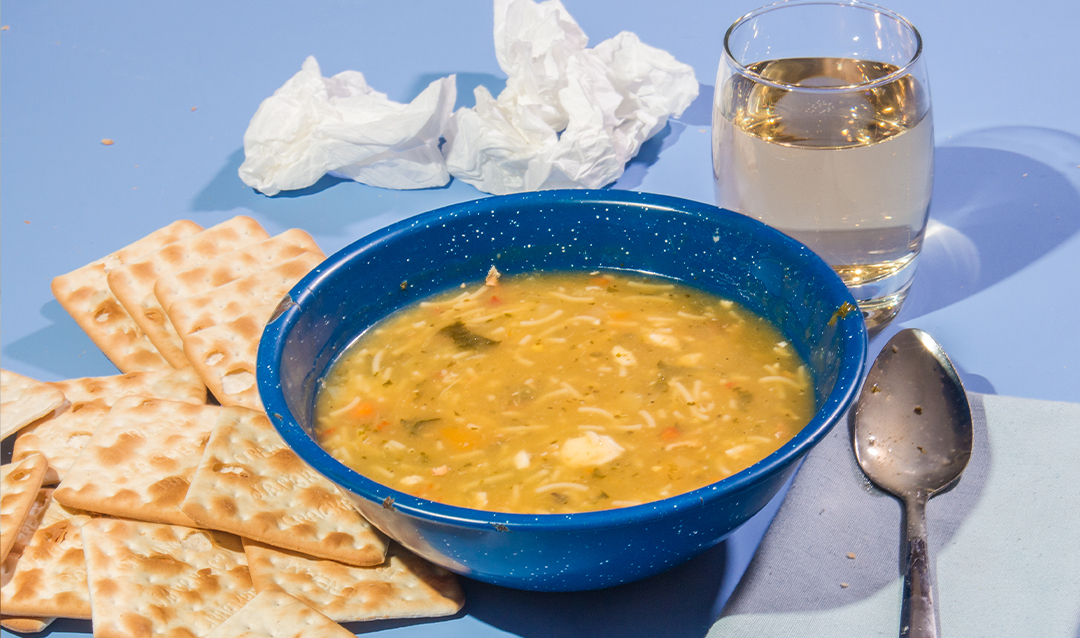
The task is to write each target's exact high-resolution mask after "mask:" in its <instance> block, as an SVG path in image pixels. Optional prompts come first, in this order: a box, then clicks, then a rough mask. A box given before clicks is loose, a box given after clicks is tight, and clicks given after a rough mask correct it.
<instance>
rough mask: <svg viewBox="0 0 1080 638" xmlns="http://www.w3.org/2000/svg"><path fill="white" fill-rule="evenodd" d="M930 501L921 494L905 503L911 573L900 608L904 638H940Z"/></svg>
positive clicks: (909, 571)
mask: <svg viewBox="0 0 1080 638" xmlns="http://www.w3.org/2000/svg"><path fill="white" fill-rule="evenodd" d="M926 500H927V496H926V495H925V494H921V493H920V494H916V495H913V496H910V497H909V498H907V499H906V500H905V505H906V515H905V519H906V521H907V570H906V572H905V573H904V600H903V604H902V606H901V608H900V638H937V635H938V631H937V610H936V609H935V608H934V579H933V575H932V574H931V573H930V551H929V549H928V548H927V546H926Z"/></svg>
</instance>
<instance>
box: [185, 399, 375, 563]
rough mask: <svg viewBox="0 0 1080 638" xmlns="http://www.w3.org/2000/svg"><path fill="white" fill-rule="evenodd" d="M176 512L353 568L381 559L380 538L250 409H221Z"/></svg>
mask: <svg viewBox="0 0 1080 638" xmlns="http://www.w3.org/2000/svg"><path fill="white" fill-rule="evenodd" d="M181 508H182V509H183V511H184V513H185V514H187V515H188V516H190V517H191V518H192V519H194V520H195V521H196V522H197V523H199V524H200V525H201V526H203V527H207V528H210V529H218V530H222V531H226V532H231V533H233V534H236V535H238V536H243V537H244V538H252V539H255V540H259V541H262V542H264V543H268V544H270V545H273V546H275V547H285V548H289V549H293V550H296V551H300V552H304V553H306V554H311V555H314V556H320V557H323V558H331V559H334V560H337V561H340V562H343V563H349V564H352V565H378V564H381V563H382V562H383V560H384V559H385V558H386V548H387V540H386V537H385V536H383V535H382V534H381V533H380V532H379V531H377V530H376V529H375V528H374V527H373V526H372V525H371V523H369V522H368V521H367V520H366V519H364V517H363V516H361V515H360V513H359V512H357V511H356V509H355V508H354V507H353V506H352V505H351V504H350V503H349V501H348V500H347V499H346V498H345V496H344V495H343V494H342V493H341V492H340V491H339V490H338V489H337V487H335V486H334V484H333V483H331V482H330V481H329V480H328V479H326V478H325V477H323V476H322V475H320V474H319V473H318V472H316V471H315V470H313V469H311V467H309V466H308V465H307V464H306V463H304V461H302V460H301V459H300V457H298V456H297V455H296V453H295V452H293V451H292V450H291V449H289V447H288V446H287V445H286V444H285V441H283V440H282V438H281V437H280V436H279V435H278V433H277V431H276V430H274V426H273V425H271V424H270V420H269V419H267V418H266V415H265V414H264V413H262V412H256V411H254V410H248V409H245V408H224V409H222V411H221V416H220V418H219V420H218V422H217V425H216V426H215V427H214V431H213V433H212V434H211V436H210V441H209V442H208V443H207V444H206V450H205V451H204V452H203V456H202V460H201V461H200V462H199V468H198V469H197V470H196V471H195V476H194V478H193V479H192V480H191V486H190V487H189V488H188V492H187V497H186V498H185V499H184V503H183V505H182V506H181Z"/></svg>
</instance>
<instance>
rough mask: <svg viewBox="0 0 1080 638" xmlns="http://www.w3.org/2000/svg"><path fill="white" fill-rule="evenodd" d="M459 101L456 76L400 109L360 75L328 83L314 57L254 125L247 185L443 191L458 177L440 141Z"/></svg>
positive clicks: (248, 138) (271, 189) (247, 141)
mask: <svg viewBox="0 0 1080 638" xmlns="http://www.w3.org/2000/svg"><path fill="white" fill-rule="evenodd" d="M456 99H457V85H456V84H455V77H454V76H453V75H451V76H449V77H445V78H442V79H439V80H436V81H434V82H432V83H431V84H430V85H429V86H428V87H427V88H426V89H424V91H423V92H421V93H420V95H418V96H417V97H416V99H414V100H413V101H412V102H410V103H409V104H399V103H397V102H393V101H391V100H389V99H387V97H386V95H385V94H384V93H380V92H378V91H375V90H374V89H372V88H371V87H369V86H368V85H367V82H366V81H365V80H364V76H363V74H361V73H359V72H357V71H345V72H342V73H339V74H337V75H335V76H334V77H331V78H324V77H322V73H321V72H320V70H319V64H318V62H316V61H315V58H314V57H309V58H307V59H306V60H304V64H303V67H302V68H301V70H300V72H299V73H297V74H296V75H294V76H293V77H292V78H291V79H290V80H289V81H288V82H286V83H285V84H284V85H283V86H282V87H281V88H280V89H278V90H277V91H275V92H274V94H273V95H272V96H271V97H269V98H267V99H266V100H264V101H263V103H262V104H261V105H260V106H259V109H258V111H256V112H255V116H254V117H253V118H252V119H251V123H250V124H249V125H248V129H247V132H246V133H244V155H245V159H244V163H243V164H242V165H241V166H240V179H242V180H243V181H244V183H245V184H247V185H248V186H251V187H252V188H255V189H257V190H259V191H261V192H262V193H264V194H266V195H276V194H277V193H278V192H280V191H283V190H292V189H297V188H305V187H307V186H311V185H312V184H314V183H315V182H317V181H318V180H319V178H321V177H322V176H323V175H325V174H327V173H330V174H333V175H337V176H340V177H347V178H350V179H354V180H356V181H358V182H363V183H364V184H370V185H371V186H380V187H382V188H395V189H413V188H430V187H435V186H442V185H444V184H446V183H447V182H448V181H450V175H449V173H448V172H447V168H446V163H445V161H444V160H443V157H442V154H441V153H440V152H439V138H440V137H441V136H442V134H443V131H444V129H445V128H446V125H447V121H448V119H449V118H450V115H451V112H452V110H453V108H454V101H455V100H456Z"/></svg>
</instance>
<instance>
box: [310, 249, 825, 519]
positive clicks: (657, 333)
mask: <svg viewBox="0 0 1080 638" xmlns="http://www.w3.org/2000/svg"><path fill="white" fill-rule="evenodd" d="M492 271H493V272H492V273H491V274H489V276H488V279H487V281H486V282H485V284H484V285H477V286H472V287H467V288H466V287H465V286H463V288H464V289H463V290H459V291H454V292H452V293H448V294H445V295H441V296H438V297H436V298H433V299H430V300H427V301H424V302H421V303H419V304H415V305H413V306H410V307H408V308H406V309H404V310H402V311H400V312H398V313H396V314H394V315H393V316H391V317H389V318H388V319H386V320H384V321H383V322H382V323H380V324H378V325H377V326H375V327H374V328H372V329H371V330H369V331H368V332H367V333H365V334H364V335H363V336H362V337H361V338H360V339H359V340H358V341H357V342H356V343H355V344H354V345H353V346H352V347H351V348H350V349H349V351H348V352H346V353H345V354H344V355H343V356H342V357H341V358H340V360H339V361H338V362H337V363H336V364H335V365H334V367H333V368H332V370H331V371H330V373H329V374H328V375H327V377H326V380H325V382H324V385H323V387H322V388H321V390H320V393H319V396H318V399H317V406H316V424H317V425H316V430H317V435H318V440H319V442H320V444H321V445H322V446H323V447H324V448H326V449H327V450H328V451H329V452H330V453H331V454H333V455H334V456H335V457H336V458H337V459H339V460H340V461H342V462H343V463H345V464H346V465H349V466H350V467H353V468H354V469H356V470H357V471H358V472H360V473H361V474H363V475H365V476H367V477H369V478H371V479H372V480H375V481H377V482H379V483H383V484H385V485H388V486H390V487H393V488H395V489H398V490H401V491H403V492H407V493H410V494H414V495H416V496H420V497H423V498H427V499H431V500H435V501H439V502H443V503H450V504H453V505H460V506H463V507H470V508H476V509H486V510H497V511H504V512H528V513H565V512H579V511H587V510H599V509H609V508H615V507H626V506H629V505H636V504H639V503H644V502H648V501H653V500H658V499H662V498H666V497H668V496H672V495H675V494H679V493H683V492H687V491H690V490H693V489H696V488H699V487H702V486H705V485H708V484H709V483H713V482H715V481H718V480H720V479H723V478H725V477H727V476H730V475H731V474H734V473H735V472H738V471H739V470H742V469H743V468H746V467H748V466H750V465H753V464H754V463H756V462H757V461H759V460H761V459H762V458H764V457H765V456H767V455H768V454H770V453H771V452H773V451H775V450H776V449H777V448H779V447H780V446H782V445H783V444H784V443H786V442H787V441H788V440H790V439H791V438H792V437H793V436H794V435H795V434H796V433H797V432H798V431H799V430H800V429H801V428H802V427H803V426H804V425H805V424H806V423H807V422H808V421H809V419H810V417H811V416H812V415H813V412H814V400H813V392H812V384H811V380H810V378H809V377H808V374H807V372H806V367H805V366H804V365H803V362H802V361H801V360H800V358H799V356H798V354H797V353H796V352H794V349H793V348H792V347H791V346H790V345H789V344H788V343H787V342H786V341H785V340H784V338H783V337H782V336H781V335H780V334H779V333H778V332H777V331H776V329H775V328H773V327H772V326H771V325H770V324H769V323H768V322H766V321H764V320H763V319H761V318H759V317H757V316H756V315H754V314H753V313H751V312H749V311H747V310H746V309H744V308H742V307H741V306H739V305H738V304H735V303H733V302H732V301H729V300H724V299H720V298H717V297H715V296H712V295H708V294H705V293H702V292H700V291H698V290H695V289H692V288H689V287H685V286H682V285H675V284H672V283H669V282H667V281H665V280H661V279H655V278H647V277H644V276H639V275H636V274H634V275H631V274H625V273H608V272H603V273H598V272H594V273H573V272H570V273H555V274H530V275H521V276H515V277H505V278H501V280H500V278H499V277H498V276H497V273H495V272H494V269H492Z"/></svg>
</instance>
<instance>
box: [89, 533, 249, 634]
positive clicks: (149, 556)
mask: <svg viewBox="0 0 1080 638" xmlns="http://www.w3.org/2000/svg"><path fill="white" fill-rule="evenodd" d="M82 537H83V543H84V547H85V552H86V568H87V580H88V584H89V587H90V601H91V607H92V609H93V623H94V636H96V637H97V638H104V637H106V636H107V637H109V638H120V637H129V636H130V637H139V638H144V637H149V636H205V635H206V634H208V633H210V632H211V631H212V630H213V629H214V628H215V627H217V626H218V625H220V624H221V623H222V622H224V621H225V620H226V619H228V618H229V617H230V616H232V615H233V614H234V613H235V612H236V611H238V610H239V609H240V608H241V607H243V606H244V605H245V604H246V603H247V602H248V601H249V600H251V599H252V598H254V597H255V590H254V588H253V587H252V584H251V576H250V574H249V572H248V566H247V559H246V557H245V555H244V551H243V547H242V545H241V543H240V539H239V538H237V537H236V536H233V535H231V534H224V533H221V532H210V531H206V530H198V529H192V528H190V527H181V526H177V525H157V524H154V523H144V522H136V521H122V520H115V519H98V520H93V521H90V522H87V523H85V524H84V525H83V528H82Z"/></svg>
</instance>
